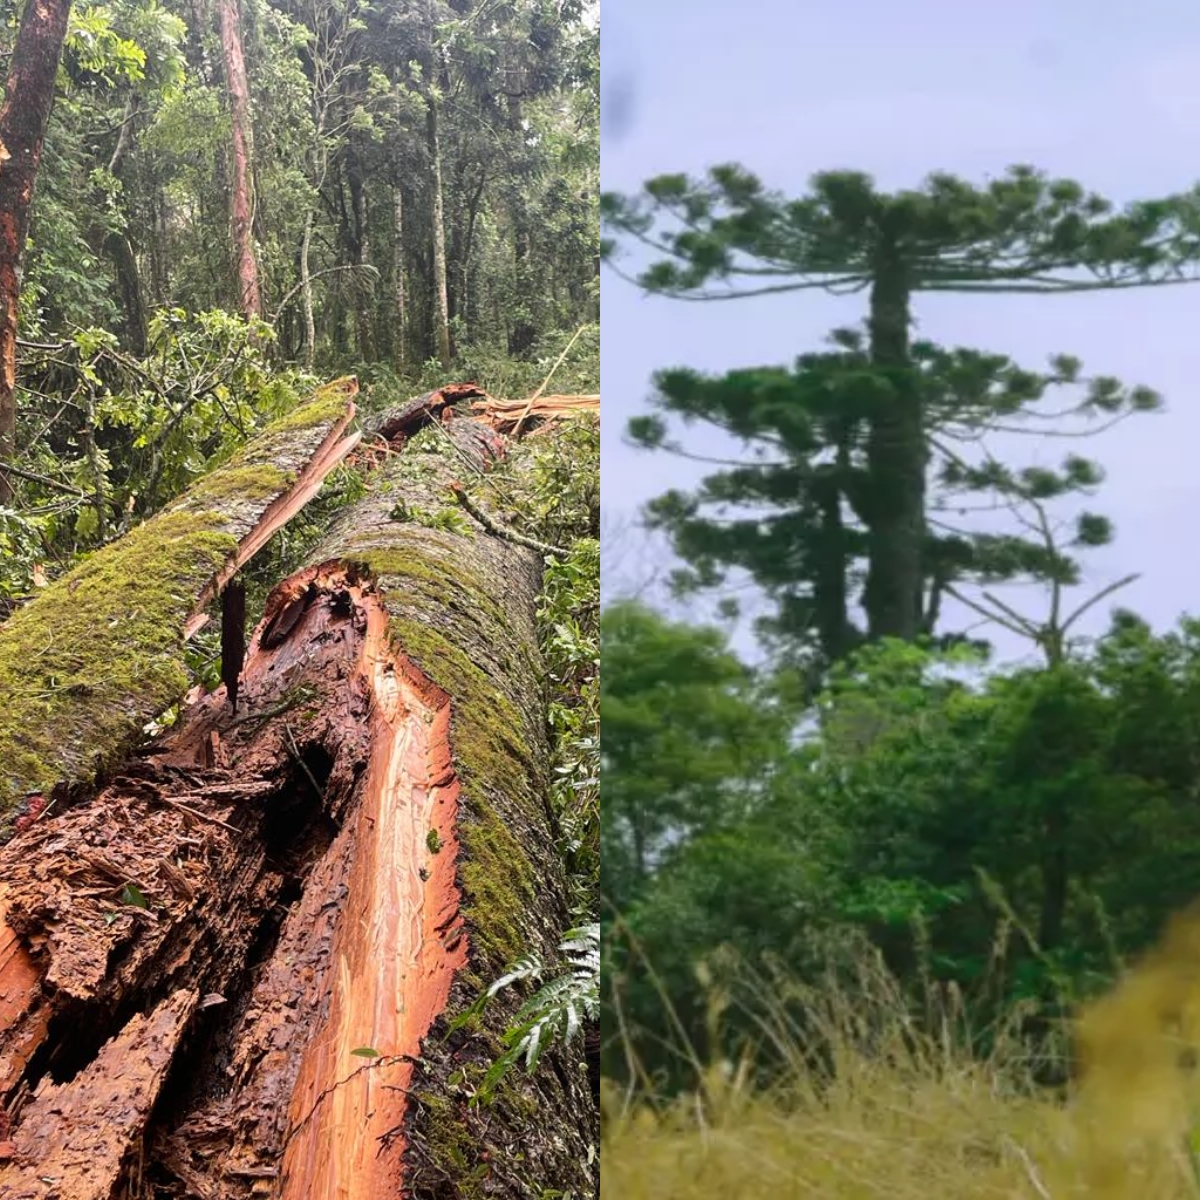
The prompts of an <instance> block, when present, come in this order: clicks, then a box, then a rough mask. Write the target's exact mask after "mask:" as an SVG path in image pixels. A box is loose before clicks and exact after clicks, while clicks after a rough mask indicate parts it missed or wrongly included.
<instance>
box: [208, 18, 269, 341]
mask: <svg viewBox="0 0 1200 1200" xmlns="http://www.w3.org/2000/svg"><path fill="white" fill-rule="evenodd" d="M217 20H218V23H219V25H220V30H221V54H222V56H223V58H224V60H225V80H226V84H227V86H228V88H229V107H230V112H231V116H232V118H233V187H232V189H231V192H230V197H229V206H230V224H231V231H232V234H233V252H234V256H235V258H236V259H237V281H238V304H239V306H240V308H241V311H242V315H243V316H246V317H250V316H255V317H261V316H262V296H261V294H260V291H259V285H258V259H257V258H256V257H255V254H254V231H253V228H252V226H253V220H254V213H253V205H252V204H251V199H250V197H251V178H252V164H251V149H250V147H251V135H250V85H249V82H248V80H247V78H246V59H245V55H244V53H243V49H242V23H241V17H240V15H239V13H238V0H217Z"/></svg>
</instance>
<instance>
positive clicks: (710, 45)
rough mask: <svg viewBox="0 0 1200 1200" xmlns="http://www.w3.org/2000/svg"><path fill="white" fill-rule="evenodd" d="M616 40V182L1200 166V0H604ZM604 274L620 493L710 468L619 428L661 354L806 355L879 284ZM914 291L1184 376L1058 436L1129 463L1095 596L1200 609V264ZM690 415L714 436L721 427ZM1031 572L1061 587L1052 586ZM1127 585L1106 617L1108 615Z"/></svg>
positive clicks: (1108, 499)
mask: <svg viewBox="0 0 1200 1200" xmlns="http://www.w3.org/2000/svg"><path fill="white" fill-rule="evenodd" d="M601 60H602V71H603V79H604V84H603V86H604V88H605V89H606V93H607V95H606V101H607V102H609V103H610V104H611V102H612V101H613V100H614V99H615V98H619V92H618V91H616V90H614V84H617V85H619V84H621V83H623V82H624V81H625V80H629V79H631V80H632V93H631V96H632V99H631V105H630V111H629V114H628V115H629V121H628V123H627V124H626V126H625V127H624V129H623V130H622V129H614V128H613V127H612V126H611V125H610V126H609V127H607V128H606V130H605V132H604V135H603V138H602V149H601V154H602V158H601V174H602V181H603V186H604V187H605V188H606V189H615V190H622V191H633V190H636V189H637V187H638V185H639V184H641V183H642V182H643V181H644V180H645V179H646V178H648V177H650V176H653V175H656V174H660V173H664V172H674V171H689V172H700V171H703V170H704V168H706V167H707V166H710V165H712V164H714V163H720V162H726V161H738V162H741V163H743V164H744V165H745V166H747V167H748V168H749V169H751V170H753V171H755V172H756V173H757V174H759V175H760V176H761V177H762V178H763V179H764V181H765V182H766V184H767V185H768V186H770V187H774V188H779V189H781V190H784V191H788V192H792V193H799V192H801V191H803V190H804V189H805V186H806V181H807V179H808V177H809V176H810V175H811V174H812V173H813V172H815V171H819V170H828V169H836V168H853V169H860V170H865V171H868V172H871V173H873V174H874V175H875V176H876V177H877V179H878V181H879V182H880V183H881V184H882V185H884V186H897V187H903V186H912V185H915V184H917V183H918V182H919V181H920V179H921V178H922V177H923V176H924V175H925V174H927V173H928V172H930V171H933V170H949V171H952V172H956V173H958V174H961V175H964V176H966V177H968V178H970V179H972V180H975V181H982V180H983V178H984V177H985V176H986V175H988V174H989V173H993V174H994V173H999V172H1000V171H1002V170H1003V169H1004V168H1005V167H1006V166H1007V165H1009V164H1011V163H1014V162H1028V163H1031V164H1033V165H1034V166H1037V167H1039V168H1042V169H1045V170H1047V171H1049V172H1051V173H1052V174H1056V175H1067V176H1071V177H1074V178H1076V179H1078V180H1079V181H1080V182H1081V183H1083V184H1084V185H1085V186H1086V187H1088V188H1091V189H1094V190H1096V191H1100V192H1102V193H1103V194H1105V195H1107V196H1109V197H1110V198H1112V199H1113V200H1116V201H1124V200H1130V199H1135V198H1139V197H1143V196H1151V195H1156V194H1161V193H1166V192H1170V191H1174V190H1179V189H1183V188H1186V187H1188V186H1190V185H1191V184H1193V183H1194V182H1195V181H1197V180H1198V179H1200V6H1197V5H1194V4H1191V3H1187V2H1185V0H1174V2H1169V0H1151V2H1149V3H1143V4H1140V5H1133V4H1127V3H1115V2H1113V0H1109V2H1108V3H1105V2H1104V0H1092V2H1091V3H1085V2H1083V0H1058V2H1056V0H1040V2H1036V0H1015V2H1010V3H1008V4H1005V5H984V4H964V3H962V0H958V2H957V3H951V2H949V0H906V2H905V3H902V4H896V3H893V2H887V0H861V2H855V0H843V2H841V3H836V4H832V3H831V4H820V3H810V4H803V3H799V2H797V0H739V2H738V3H729V2H728V0H607V5H606V7H605V9H604V16H603V22H602V53H601ZM611 111H612V110H610V112H611ZM615 115H617V116H620V115H622V114H621V113H619V112H618V113H616V114H615ZM602 287H603V291H602V310H603V346H602V354H603V375H604V408H605V421H604V433H603V449H602V470H603V499H604V507H605V509H606V510H607V511H608V514H609V515H610V516H613V515H618V514H620V513H622V512H631V511H633V510H634V509H636V507H637V506H638V505H640V504H641V503H642V502H644V501H645V500H647V499H649V498H650V497H652V496H654V495H657V494H658V493H659V492H661V491H662V490H663V489H664V488H665V487H668V486H686V485H687V484H688V483H689V482H691V481H693V480H695V479H696V478H697V477H698V475H699V474H700V473H702V470H703V469H702V468H701V467H698V466H695V465H691V464H687V463H684V462H681V461H679V460H675V459H672V458H670V457H668V456H666V455H663V454H654V455H650V454H646V453H642V452H638V451H634V450H631V449H629V448H627V447H625V446H624V445H623V444H622V438H623V433H624V426H625V422H626V420H627V419H628V417H629V416H631V415H633V414H634V413H636V412H639V411H644V409H645V403H644V401H645V397H646V396H647V395H648V393H649V391H650V376H651V374H652V373H653V372H654V371H655V370H657V369H659V368H663V367H668V366H676V365H687V366H691V367H694V368H698V369H702V370H710V371H720V370H725V369H728V368H732V367H737V366H749V365H754V364H765V363H778V364H786V363H790V362H791V361H792V360H793V359H794V358H795V356H796V355H797V354H799V353H801V352H803V351H805V350H811V349H819V348H820V346H821V342H822V339H823V338H824V336H825V335H826V334H827V333H828V331H829V330H830V329H831V328H833V327H834V326H837V325H846V324H854V323H857V322H858V321H859V320H860V319H861V317H862V299H861V298H860V297H851V298H845V299H833V298H831V297H828V296H825V295H823V294H820V293H799V294H796V295H793V296H782V297H764V298H759V299H753V300H743V301H738V302H736V303H722V304H710V305H703V304H686V303H683V302H680V301H671V300H664V299H658V298H647V297H643V296H642V295H641V294H640V293H639V292H638V290H637V289H636V288H634V287H633V286H631V285H630V284H627V283H625V282H623V281H621V280H619V279H618V278H616V277H615V276H614V275H612V274H611V273H610V272H608V271H607V270H606V272H605V277H604V280H603V284H602ZM916 311H917V317H918V321H919V327H918V334H919V336H921V337H926V338H932V339H934V340H936V341H939V342H942V343H944V344H950V345H965V346H972V347H976V348H980V349H985V350H989V351H997V352H1002V353H1006V354H1011V355H1012V356H1013V357H1014V358H1016V359H1017V360H1018V362H1020V363H1022V364H1023V365H1026V366H1029V367H1031V368H1038V367H1041V366H1043V365H1044V363H1045V359H1046V356H1047V355H1049V354H1051V353H1053V352H1067V353H1071V354H1074V355H1077V356H1078V357H1080V358H1081V359H1082V360H1083V363H1084V367H1085V370H1086V372H1087V373H1088V374H1111V375H1116V376H1118V377H1120V378H1122V379H1123V380H1125V381H1126V382H1128V383H1142V384H1146V385H1148V386H1150V387H1153V388H1155V389H1157V390H1158V391H1160V392H1162V393H1163V395H1164V397H1165V398H1166V401H1167V412H1166V413H1164V414H1160V415H1156V416H1147V417H1139V418H1134V419H1132V420H1130V421H1129V422H1128V423H1127V424H1125V425H1123V426H1121V427H1119V428H1118V429H1117V430H1115V431H1113V432H1112V433H1109V434H1106V435H1102V436H1101V437H1099V438H1097V439H1094V440H1089V441H1087V442H1085V443H1083V444H1082V445H1079V446H1078V447H1076V446H1075V445H1074V444H1072V445H1070V446H1068V445H1066V444H1064V443H1063V442H1056V443H1055V444H1053V445H1051V446H1049V447H1048V448H1046V450H1044V451H1043V452H1042V453H1041V455H1040V457H1041V458H1042V460H1043V461H1057V460H1058V459H1060V458H1061V455H1062V453H1063V452H1064V451H1065V450H1066V449H1068V448H1070V449H1075V448H1078V449H1080V450H1081V451H1082V452H1084V453H1089V454H1091V455H1093V456H1094V457H1096V458H1098V459H1099V460H1100V461H1101V462H1102V463H1103V465H1104V466H1105V468H1106V469H1107V471H1108V480H1107V483H1106V484H1105V486H1104V488H1103V489H1102V490H1101V492H1100V496H1099V499H1098V500H1097V501H1096V502H1095V505H1094V506H1095V507H1096V508H1097V509H1098V510H1099V511H1102V512H1106V513H1108V514H1109V515H1111V516H1112V517H1113V518H1114V519H1115V521H1116V523H1117V539H1116V542H1115V543H1114V544H1113V545H1112V546H1111V547H1109V548H1107V549H1105V550H1103V551H1100V552H1099V553H1097V554H1093V555H1091V556H1090V557H1089V559H1088V562H1089V563H1090V574H1089V578H1088V586H1087V587H1086V588H1085V589H1083V590H1082V591H1081V593H1080V597H1079V598H1080V599H1082V598H1083V597H1084V596H1086V595H1087V594H1090V592H1091V591H1093V590H1095V589H1096V588H1098V587H1101V586H1103V585H1105V584H1107V583H1110V582H1112V581H1114V580H1115V579H1117V578H1119V577H1120V576H1122V575H1124V574H1127V573H1129V572H1132V571H1140V572H1142V574H1143V577H1142V579H1141V580H1140V581H1139V582H1138V583H1136V584H1135V585H1133V586H1132V587H1130V588H1128V589H1127V590H1126V591H1125V592H1123V593H1122V594H1121V597H1120V602H1121V603H1123V604H1127V605H1128V606H1130V607H1132V608H1134V609H1136V610H1137V611H1139V612H1140V613H1142V614H1143V615H1145V616H1146V617H1147V618H1149V619H1150V620H1151V621H1152V622H1153V623H1154V624H1155V625H1156V626H1164V625H1167V624H1170V623H1172V622H1173V621H1174V620H1175V619H1176V617H1177V616H1178V615H1179V614H1180V613H1181V612H1183V611H1185V610H1189V609H1190V610H1191V611H1193V612H1197V613H1200V479H1198V478H1197V476H1198V474H1200V472H1198V465H1200V284H1197V285H1193V286H1190V287H1179V288H1160V289H1147V290H1145V291H1134V292H1124V293H1112V294H1108V295H1106V294H1103V293H1099V294H1092V295H1088V296H1063V297H1054V296H1047V297H1030V296H1011V297H980V296H960V297H952V296H944V297H930V296H921V297H919V298H918V302H917V306H916ZM690 436H691V438H692V440H691V441H690V442H689V445H693V446H695V447H696V448H700V449H709V450H711V448H712V447H714V446H715V445H718V444H719V443H716V442H714V441H713V440H712V439H711V438H708V439H706V438H705V437H704V436H703V435H702V434H700V433H699V431H697V433H696V434H693V435H690ZM1006 595H1008V596H1010V597H1011V596H1012V595H1013V593H1006ZM1016 596H1017V598H1018V602H1019V603H1020V605H1021V606H1022V607H1025V608H1028V609H1030V610H1032V611H1033V612H1040V611H1042V610H1041V606H1040V597H1039V595H1038V594H1037V593H1036V592H1032V593H1031V592H1028V591H1022V592H1018V593H1016ZM1108 608H1109V606H1108V605H1104V606H1101V608H1100V610H1099V615H1098V618H1097V620H1096V621H1093V622H1091V624H1090V626H1089V627H1088V628H1089V629H1090V631H1093V632H1094V631H1095V630H1096V629H1097V627H1098V626H1100V627H1102V626H1103V625H1105V624H1106V623H1107V620H1106V616H1105V614H1106V612H1107V610H1108ZM960 611H961V610H960ZM996 640H997V644H998V645H1000V646H1002V647H1003V649H1004V650H1006V651H1008V652H1012V651H1015V650H1016V649H1017V646H1016V645H1015V644H1014V643H1013V642H1012V640H1011V639H1001V638H997V639H996Z"/></svg>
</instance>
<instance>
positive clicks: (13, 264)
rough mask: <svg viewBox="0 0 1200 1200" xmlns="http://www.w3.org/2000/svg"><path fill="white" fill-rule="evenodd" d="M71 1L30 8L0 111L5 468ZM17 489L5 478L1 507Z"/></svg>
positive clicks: (0, 437) (0, 442) (34, 3)
mask: <svg viewBox="0 0 1200 1200" xmlns="http://www.w3.org/2000/svg"><path fill="white" fill-rule="evenodd" d="M70 12H71V0H28V3H27V4H26V5H25V11H24V13H23V14H22V17H21V27H20V29H19V30H18V31H17V42H16V45H15V46H14V47H13V55H12V61H11V64H10V66H9V70H8V80H7V82H6V83H5V85H4V104H3V106H2V107H0V463H3V462H8V461H11V459H12V457H13V455H14V453H15V451H16V429H17V303H18V301H19V300H20V296H21V276H20V266H21V254H22V252H23V251H24V249H25V239H26V237H27V235H28V233H29V210H30V207H31V205H32V203H33V187H34V183H35V182H36V180H37V171H38V164H39V163H40V162H41V158H42V141H43V139H44V138H45V136H46V123H47V122H48V121H49V119H50V105H51V103H52V102H53V100H54V78H55V75H57V73H58V63H59V59H60V58H61V57H62V48H63V41H64V39H65V38H66V36H67V19H68V17H69V16H70ZM11 496H12V485H11V483H10V482H9V480H8V478H7V476H6V475H5V474H4V472H3V470H0V503H3V502H4V501H6V500H8V499H9V498H11Z"/></svg>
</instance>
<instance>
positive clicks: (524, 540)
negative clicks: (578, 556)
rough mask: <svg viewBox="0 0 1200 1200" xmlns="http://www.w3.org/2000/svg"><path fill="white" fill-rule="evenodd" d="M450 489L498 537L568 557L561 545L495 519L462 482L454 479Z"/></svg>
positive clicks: (543, 552)
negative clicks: (512, 527) (538, 538)
mask: <svg viewBox="0 0 1200 1200" xmlns="http://www.w3.org/2000/svg"><path fill="white" fill-rule="evenodd" d="M450 490H451V491H452V492H453V493H454V498H455V499H456V500H457V501H458V502H459V504H461V505H462V506H463V508H465V509H466V510H467V512H469V513H470V514H471V516H473V517H474V518H475V520H477V521H478V522H479V523H480V525H482V526H483V527H484V529H486V530H487V531H488V533H491V534H494V535H495V536H496V537H499V538H503V539H504V540H505V541H506V542H512V544H513V545H514V546H526V547H528V548H529V549H530V550H536V551H537V552H538V553H539V554H545V555H553V556H554V557H556V558H566V557H567V551H566V550H564V549H563V548H562V547H561V546H551V545H550V544H549V542H539V541H538V540H537V538H531V537H526V536H525V534H523V533H517V531H516V530H515V529H506V528H505V527H504V526H503V525H501V524H500V523H499V522H498V521H495V520H493V519H492V518H491V517H489V516H488V515H487V513H485V512H484V511H483V509H482V508H480V507H479V505H478V504H476V503H475V501H474V500H472V499H471V497H470V496H469V495H468V494H467V490H466V488H464V487H463V485H462V484H461V483H458V482H457V481H453V482H451V484H450Z"/></svg>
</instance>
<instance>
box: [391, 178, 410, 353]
mask: <svg viewBox="0 0 1200 1200" xmlns="http://www.w3.org/2000/svg"><path fill="white" fill-rule="evenodd" d="M394 194H395V200H396V205H395V209H394V221H395V230H396V354H395V361H396V370H397V371H400V372H403V370H404V368H405V365H406V363H407V361H408V303H407V297H406V296H405V294H404V191H403V189H402V188H401V187H400V185H399V184H396V187H395V192H394Z"/></svg>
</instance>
